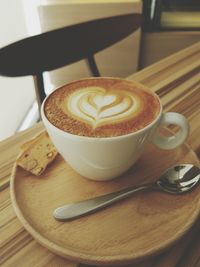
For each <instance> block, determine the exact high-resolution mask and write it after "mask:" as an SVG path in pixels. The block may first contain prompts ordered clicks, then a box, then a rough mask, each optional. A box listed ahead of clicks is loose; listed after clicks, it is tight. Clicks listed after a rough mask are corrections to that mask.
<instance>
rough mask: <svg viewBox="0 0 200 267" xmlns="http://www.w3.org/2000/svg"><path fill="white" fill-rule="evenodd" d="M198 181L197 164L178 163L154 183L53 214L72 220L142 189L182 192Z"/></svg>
mask: <svg viewBox="0 0 200 267" xmlns="http://www.w3.org/2000/svg"><path fill="white" fill-rule="evenodd" d="M199 181H200V169H199V168H198V167H197V166H194V165H192V164H180V165H176V166H173V167H170V168H169V169H167V170H166V171H165V172H164V173H163V174H162V175H161V176H160V178H159V179H158V180H157V181H156V182H154V183H149V184H144V185H139V186H132V187H128V188H125V189H122V190H120V191H117V192H113V193H110V194H106V195H103V196H99V197H96V198H92V199H88V200H84V201H81V202H77V203H72V204H68V205H65V206H62V207H59V208H57V209H55V211H54V213H53V216H54V218H55V219H56V220H59V221H67V220H72V219H75V218H78V217H81V216H83V215H86V214H89V213H92V212H94V211H97V210H99V209H102V208H104V207H107V206H109V205H111V204H113V203H115V202H117V201H119V200H121V199H124V198H127V197H129V196H131V195H133V194H134V193H136V192H138V191H143V190H150V189H154V190H155V189H156V190H160V191H163V192H166V193H170V194H182V193H186V192H188V191H190V190H192V189H193V188H194V187H196V186H197V185H198V183H199Z"/></svg>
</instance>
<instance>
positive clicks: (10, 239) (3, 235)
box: [0, 43, 200, 267]
mask: <svg viewBox="0 0 200 267" xmlns="http://www.w3.org/2000/svg"><path fill="white" fill-rule="evenodd" d="M195 62H196V63H197V65H196V66H195V64H196V63H195ZM199 66H200V43H196V44H195V45H193V46H191V47H188V48H187V49H184V50H182V51H180V52H178V53H176V54H174V55H171V56H170V57H168V58H166V59H163V60H162V61H160V62H157V63H155V64H154V65H152V66H149V67H148V68H145V69H144V70H141V71H140V72H138V73H136V74H134V75H132V76H130V77H129V79H134V80H136V81H139V82H142V83H144V84H145V85H147V86H150V87H151V88H152V90H154V91H156V92H157V93H158V94H159V95H160V96H161V100H162V101H163V103H164V109H165V110H167V111H169V110H171V111H179V112H182V113H183V114H184V115H185V116H186V117H187V118H188V120H189V122H190V135H189V138H188V140H187V143H188V144H189V145H190V146H191V148H192V149H193V150H194V151H195V152H196V154H197V155H198V157H200V142H199V136H200V123H199V118H200V115H199V114H200V106H199V103H200V93H199V92H200V88H199V85H198V81H199V80H200V72H199V70H197V68H199ZM194 68H195V69H194ZM183 70H185V71H183ZM169 88H170V89H169ZM191 88H192V89H191ZM177 90H178V91H177ZM174 96H175V97H174ZM43 129H44V128H43V125H42V124H41V123H39V124H37V125H35V126H34V127H33V128H31V129H29V130H26V131H24V132H21V133H18V134H17V135H15V136H13V137H11V138H9V139H7V140H5V141H3V142H1V143H0V152H1V156H0V188H1V190H2V191H1V192H0V265H1V266H3V267H4V266H6V267H7V266H9V267H10V266H12V267H16V266H17V267H18V266H20V267H21V266H22V267H35V266H37V267H38V266H41V267H46V266H50V267H51V266H52V267H62V266H70V267H71V266H78V264H74V263H71V262H69V261H68V260H65V259H63V258H61V257H58V256H55V255H54V254H52V253H51V252H49V250H47V249H46V248H44V247H42V246H41V245H39V244H38V243H37V242H35V241H34V240H33V239H32V238H31V237H30V239H29V238H28V237H27V236H29V235H28V234H27V233H26V231H25V230H24V228H23V226H22V225H21V223H20V222H19V220H18V219H17V218H16V215H15V213H14V211H13V208H12V206H11V201H10V195H9V187H8V185H9V178H10V174H11V169H12V166H13V163H14V161H15V159H16V156H17V155H18V153H19V150H20V145H21V144H22V143H24V142H26V141H27V140H29V139H30V138H32V137H33V136H35V135H36V134H38V133H39V132H40V131H42V130H43ZM198 222H200V218H199V220H197V224H196V225H195V226H194V227H192V229H191V231H190V232H189V233H188V234H186V235H185V236H184V237H183V238H182V239H181V240H180V241H179V242H177V244H176V245H174V246H172V247H171V248H170V249H168V250H166V251H164V252H163V253H162V254H160V255H158V256H156V257H153V258H152V259H149V260H148V261H143V262H141V263H137V264H131V265H127V266H129V267H150V266H151V267H186V266H187V267H197V266H198V264H199V262H198V261H199V259H198V257H199V251H198V247H199V231H200V224H199V223H198ZM26 240H31V241H30V243H29V242H27V241H26ZM24 242H25V243H24ZM26 242H27V243H26ZM29 244H31V245H29ZM37 257H38V261H37V263H36V261H35V258H37ZM184 261H185V264H187V265H185V266H184ZM180 264H182V265H180ZM81 266H82V265H81Z"/></svg>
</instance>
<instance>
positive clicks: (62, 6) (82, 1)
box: [0, 0, 200, 141]
mask: <svg viewBox="0 0 200 267" xmlns="http://www.w3.org/2000/svg"><path fill="white" fill-rule="evenodd" d="M127 13H140V14H142V16H143V24H142V25H141V27H140V29H138V30H137V31H136V32H134V33H133V34H132V35H131V36H129V37H127V38H126V39H124V40H122V41H120V42H118V43H117V44H115V45H113V46H111V47H109V48H107V49H105V50H104V51H101V52H99V53H97V54H96V56H95V59H96V61H97V64H98V66H99V69H100V72H101V75H102V76H114V77H127V76H128V75H131V74H133V73H134V72H136V71H139V70H140V69H142V68H145V67H148V66H149V65H151V64H153V63H155V62H157V61H158V60H160V59H162V58H164V57H166V56H169V55H171V54H172V53H174V52H177V51H179V50H180V49H183V48H184V47H187V46H189V45H191V44H193V43H195V42H198V41H200V1H196V0H159V1H156V0H143V1H142V0H28V1H27V0H7V1H4V0H0V48H2V47H4V46H6V45H8V44H11V43H13V42H15V41H18V40H20V39H22V38H26V37H28V36H32V35H36V34H39V33H42V32H45V31H49V30H52V29H56V28H60V27H64V26H67V25H73V24H75V23H79V22H83V21H88V20H92V19H97V18H103V17H108V16H114V15H121V14H127ZM78 45H81V44H78ZM89 76H90V72H89V70H88V67H87V64H86V62H85V61H84V60H82V61H80V62H77V63H74V64H71V65H70V66H67V67H63V68H60V69H58V70H56V71H51V72H47V73H45V74H44V77H45V88H46V94H49V93H50V92H51V91H52V90H54V89H55V88H57V87H59V86H61V85H63V84H65V83H67V82H70V81H73V80H76V79H79V78H83V77H89ZM38 119H39V114H38V108H37V103H36V96H35V90H34V82H33V78H32V77H20V78H8V77H1V76H0V141H1V140H3V139H5V138H7V137H10V136H12V135H13V134H14V133H16V132H18V131H22V130H24V129H26V128H28V127H30V126H32V125H33V124H34V123H36V122H37V121H38Z"/></svg>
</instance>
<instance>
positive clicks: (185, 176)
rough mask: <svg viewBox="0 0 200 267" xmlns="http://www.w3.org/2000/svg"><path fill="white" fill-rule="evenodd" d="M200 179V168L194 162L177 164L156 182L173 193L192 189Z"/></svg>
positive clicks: (166, 190) (161, 187) (164, 189)
mask: <svg viewBox="0 0 200 267" xmlns="http://www.w3.org/2000/svg"><path fill="white" fill-rule="evenodd" d="M199 180H200V169H199V168H198V167H197V166H194V165H192V164H182V165H176V166H173V167H171V168H169V169H167V170H166V171H165V172H164V173H163V174H162V175H161V176H160V179H159V180H158V181H157V182H156V184H157V186H158V187H159V188H160V189H161V190H163V191H165V192H167V193H171V194H181V193H185V192H187V191H190V190H191V189H192V188H193V187H195V186H196V185H197V184H198V182H199Z"/></svg>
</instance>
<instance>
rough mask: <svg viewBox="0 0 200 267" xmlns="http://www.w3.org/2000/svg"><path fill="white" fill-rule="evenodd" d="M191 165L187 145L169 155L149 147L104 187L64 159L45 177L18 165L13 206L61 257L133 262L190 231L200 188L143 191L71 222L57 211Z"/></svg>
mask: <svg viewBox="0 0 200 267" xmlns="http://www.w3.org/2000/svg"><path fill="white" fill-rule="evenodd" d="M152 155H153V157H152ZM186 162H187V163H193V164H195V165H199V162H198V158H197V157H196V155H195V154H194V153H193V151H192V150H191V149H190V148H189V147H188V146H187V145H182V146H181V147H179V148H177V149H173V150H167V151H165V150H160V149H157V148H155V146H152V145H149V146H148V147H147V148H146V150H145V152H144V154H143V155H142V157H141V158H140V159H139V161H138V162H137V163H136V164H135V165H134V166H133V167H132V168H131V169H130V170H129V171H128V172H126V173H125V174H123V175H122V176H121V177H119V178H118V179H114V180H112V181H109V182H108V181H106V182H101V183H100V182H94V181H91V180H88V179H86V178H84V177H82V176H81V175H78V174H77V173H76V172H75V171H73V170H72V168H71V167H70V166H69V165H68V164H67V163H66V162H65V161H64V160H63V159H62V158H61V156H59V157H58V158H57V159H56V160H55V161H54V162H53V163H52V164H51V166H50V167H49V168H48V169H47V170H46V171H45V173H44V174H42V175H41V176H40V177H35V176H34V175H33V174H30V173H29V172H27V171H24V170H23V169H21V168H20V167H18V166H15V167H14V171H13V175H12V177H11V199H12V204H13V206H14V209H15V211H16V213H17V215H18V218H19V219H20V221H21V222H22V224H23V225H24V227H25V228H26V229H27V230H28V232H30V233H31V235H32V236H33V237H34V238H35V239H36V240H37V241H38V242H39V243H41V244H43V245H44V246H45V247H47V248H49V249H50V250H51V251H53V252H55V253H56V254H59V255H61V256H64V257H66V258H69V259H71V260H73V261H77V262H82V263H88V264H96V265H106V266H109V265H111V266H116V265H120V264H121V265H123V264H127V263H132V262H136V261H138V260H141V259H143V258H146V257H149V256H152V254H155V253H156V254H158V253H160V252H161V251H163V250H164V249H166V248H168V247H169V246H170V245H172V244H173V243H174V242H175V241H176V240H177V239H180V237H181V236H182V235H184V234H185V232H187V231H188V229H189V228H190V227H191V225H192V224H193V223H194V221H195V220H196V219H197V216H198V214H199V213H200V187H198V188H196V190H194V191H192V192H190V193H188V194H184V195H176V196H175V195H170V194H166V193H162V192H154V191H152V190H151V191H150V192H143V193H138V194H136V195H135V196H133V197H131V198H128V199H126V200H123V201H120V202H118V203H116V204H115V205H112V206H111V207H109V208H106V209H103V210H101V211H99V212H96V213H94V214H91V215H88V216H85V217H82V218H79V219H76V220H73V221H71V222H65V223H61V222H58V221H56V220H55V219H54V218H53V216H52V213H53V210H54V209H55V208H57V207H59V206H62V205H63V204H70V203H73V202H79V201H82V200H86V199H89V198H93V197H96V196H99V195H104V194H107V193H110V192H115V191H117V190H120V189H121V188H125V187H128V186H132V185H138V184H143V183H151V182H153V181H155V180H156V179H157V178H158V177H159V175H160V174H161V173H162V172H163V171H164V170H165V169H167V168H169V167H170V166H172V165H174V164H177V163H186ZM124 229H126V231H124Z"/></svg>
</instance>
